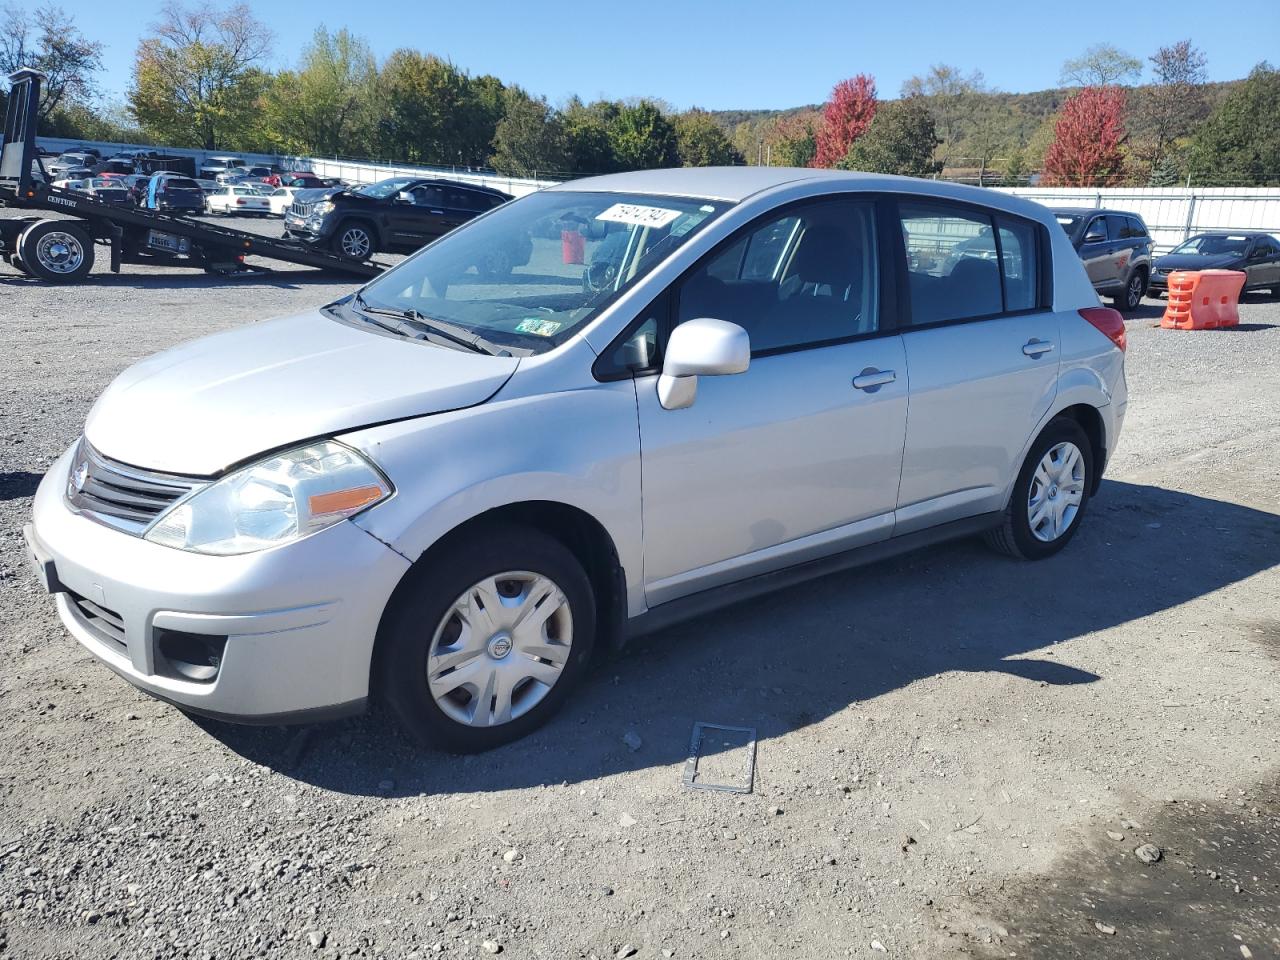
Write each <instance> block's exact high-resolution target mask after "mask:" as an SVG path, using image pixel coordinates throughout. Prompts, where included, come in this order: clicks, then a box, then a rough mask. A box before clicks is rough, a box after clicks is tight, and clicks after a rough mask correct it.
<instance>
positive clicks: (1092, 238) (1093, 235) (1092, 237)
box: [1084, 230, 1107, 243]
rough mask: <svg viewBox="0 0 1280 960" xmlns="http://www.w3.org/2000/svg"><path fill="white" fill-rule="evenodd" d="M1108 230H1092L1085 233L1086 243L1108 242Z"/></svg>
mask: <svg viewBox="0 0 1280 960" xmlns="http://www.w3.org/2000/svg"><path fill="white" fill-rule="evenodd" d="M1106 240H1107V232H1106V231H1105V230H1090V231H1089V232H1088V233H1086V234H1085V235H1084V242H1085V243H1106Z"/></svg>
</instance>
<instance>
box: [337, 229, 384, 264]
mask: <svg viewBox="0 0 1280 960" xmlns="http://www.w3.org/2000/svg"><path fill="white" fill-rule="evenodd" d="M331 246H332V248H333V252H334V253H336V254H337V255H338V256H340V257H346V258H347V259H348V260H368V259H369V258H370V257H372V256H373V255H374V254H375V253H377V252H378V250H377V246H378V245H377V242H376V241H375V239H374V235H373V230H372V229H371V228H370V226H369V224H367V223H365V222H364V221H362V220H348V221H346V222H345V223H341V224H339V225H338V229H337V230H335V231H334V232H333V240H332V241H331Z"/></svg>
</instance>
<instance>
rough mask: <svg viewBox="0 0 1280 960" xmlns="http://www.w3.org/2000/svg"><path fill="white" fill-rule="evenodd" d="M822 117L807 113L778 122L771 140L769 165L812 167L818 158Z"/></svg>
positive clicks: (814, 113) (811, 112)
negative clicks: (819, 129)
mask: <svg viewBox="0 0 1280 960" xmlns="http://www.w3.org/2000/svg"><path fill="white" fill-rule="evenodd" d="M820 122H821V116H820V115H819V114H818V113H816V112H813V111H805V112H803V113H799V114H795V115H793V116H789V117H784V118H782V119H780V120H778V121H777V122H776V123H775V124H774V126H773V131H772V136H771V138H770V139H769V141H768V143H769V154H768V156H769V163H770V165H771V166H775V167H811V166H813V162H814V160H815V159H816V158H817V156H818V124H819V123H820Z"/></svg>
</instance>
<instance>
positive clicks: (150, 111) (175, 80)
mask: <svg viewBox="0 0 1280 960" xmlns="http://www.w3.org/2000/svg"><path fill="white" fill-rule="evenodd" d="M153 31H154V32H153V35H152V36H149V37H145V38H144V39H143V40H142V42H141V43H140V44H139V45H138V51H137V55H136V58H135V61H134V67H133V88H132V89H131V90H130V91H129V101H130V105H131V106H132V108H133V113H134V116H136V117H137V118H138V122H139V123H140V124H141V125H142V127H143V129H144V130H146V131H147V132H148V133H149V134H151V135H152V136H154V137H155V138H156V139H158V140H159V141H160V142H162V143H167V144H171V145H173V146H188V147H203V148H204V149H206V150H216V149H219V148H224V149H225V148H244V147H247V146H252V145H254V142H255V141H256V140H258V139H260V137H261V128H262V109H261V108H262V104H261V100H262V96H263V94H264V92H265V91H266V88H267V86H268V84H269V82H270V77H269V75H268V74H266V73H265V72H263V71H262V70H261V69H259V68H258V67H257V66H256V64H258V63H259V62H261V61H262V60H263V58H265V57H266V55H267V53H268V52H269V50H270V47H271V34H270V32H269V31H268V30H267V28H266V27H265V26H263V24H262V23H260V22H259V21H258V20H256V19H255V18H254V16H253V14H252V13H251V12H250V10H249V7H248V6H246V5H245V4H237V5H235V6H232V7H228V8H226V9H218V8H216V7H213V6H209V5H202V6H196V7H184V6H182V5H181V4H179V3H169V4H167V5H166V6H165V7H164V8H163V9H162V11H161V15H160V21H159V22H158V23H156V24H155V25H154V27H153Z"/></svg>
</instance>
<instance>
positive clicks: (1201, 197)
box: [39, 137, 1280, 253]
mask: <svg viewBox="0 0 1280 960" xmlns="http://www.w3.org/2000/svg"><path fill="white" fill-rule="evenodd" d="M39 142H40V145H41V146H43V147H45V148H46V149H49V150H56V151H59V152H61V151H65V150H75V149H77V148H79V147H96V148H97V149H98V150H99V151H101V153H102V155H103V156H104V157H107V156H110V155H111V154H113V153H136V152H138V151H146V150H160V151H162V152H164V153H168V154H174V155H177V156H187V157H192V158H194V159H195V161H196V163H197V165H199V164H200V163H203V162H204V161H205V159H207V158H208V157H209V156H210V155H211V154H213V153H215V151H209V150H192V149H188V148H182V147H173V148H170V147H145V146H139V145H138V144H132V143H92V142H88V141H84V140H65V139H60V138H58V137H40V138H39ZM236 156H239V157H242V158H243V159H244V160H245V162H246V163H248V164H250V165H255V164H263V165H265V164H277V165H279V166H281V167H283V168H284V169H294V170H314V171H315V172H316V173H317V174H319V175H320V176H323V177H337V178H339V179H341V180H347V181H349V182H351V183H373V182H376V181H378V180H385V179H386V178H387V177H395V176H413V177H446V178H448V179H450V180H457V181H460V182H463V183H475V184H479V185H482V186H487V187H493V188H495V189H498V190H501V191H503V192H504V193H509V194H511V195H512V196H516V197H522V196H524V195H525V194H527V193H533V192H534V191H535V190H541V189H542V188H543V187H549V186H551V185H552V184H553V183H555V182H556V181H554V180H543V179H522V178H519V177H504V176H500V175H498V174H494V173H487V172H481V171H474V170H467V169H465V168H459V167H425V166H414V165H407V164H391V163H379V162H375V161H368V160H330V159H326V158H324V157H291V156H279V155H268V154H258V153H237V154H236ZM995 189H999V190H1003V191H1004V192H1006V193H1013V194H1017V195H1018V196H1020V197H1026V198H1027V199H1029V200H1035V201H1037V202H1038V203H1043V204H1044V205H1045V206H1049V207H1107V208H1111V209H1119V210H1127V211H1129V212H1130V213H1136V214H1138V216H1140V217H1142V219H1143V220H1144V221H1146V224H1147V229H1149V230H1150V231H1151V235H1152V237H1153V238H1154V239H1155V244H1156V250H1157V251H1158V252H1161V253H1163V252H1164V251H1167V250H1169V249H1171V248H1173V247H1175V246H1177V245H1178V244H1179V243H1181V242H1182V241H1183V240H1185V239H1187V237H1190V236H1192V235H1194V234H1196V233H1200V232H1202V231H1205V230H1254V231H1262V232H1265V233H1272V234H1276V235H1277V236H1280V187H1102V188H1094V187H997V188H995Z"/></svg>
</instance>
